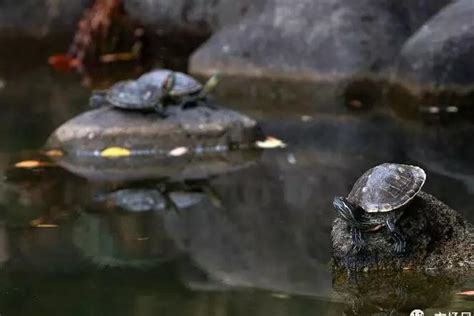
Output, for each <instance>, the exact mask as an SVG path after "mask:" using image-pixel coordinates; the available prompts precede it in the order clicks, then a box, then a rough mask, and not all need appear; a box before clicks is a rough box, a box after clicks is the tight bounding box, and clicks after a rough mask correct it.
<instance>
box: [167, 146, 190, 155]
mask: <svg viewBox="0 0 474 316" xmlns="http://www.w3.org/2000/svg"><path fill="white" fill-rule="evenodd" d="M187 152H188V149H187V148H186V147H176V148H175V149H173V150H171V151H170V152H169V153H168V156H173V157H179V156H182V155H184V154H186V153H187Z"/></svg>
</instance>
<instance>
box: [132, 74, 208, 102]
mask: <svg viewBox="0 0 474 316" xmlns="http://www.w3.org/2000/svg"><path fill="white" fill-rule="evenodd" d="M171 73H173V71H171V70H167V69H160V70H155V71H151V72H148V73H146V74H144V75H142V76H141V77H140V78H138V79H137V81H138V82H139V83H144V84H147V85H153V86H155V87H158V88H161V87H162V86H163V83H164V81H165V80H166V78H167V77H168V76H169V75H170V74H171ZM174 75H175V83H174V86H173V88H172V89H171V91H170V92H169V94H170V95H171V96H184V95H188V94H193V93H197V92H199V91H201V89H202V84H201V83H199V82H198V81H197V80H196V79H194V78H193V77H191V76H188V75H187V74H184V73H182V72H178V71H175V72H174Z"/></svg>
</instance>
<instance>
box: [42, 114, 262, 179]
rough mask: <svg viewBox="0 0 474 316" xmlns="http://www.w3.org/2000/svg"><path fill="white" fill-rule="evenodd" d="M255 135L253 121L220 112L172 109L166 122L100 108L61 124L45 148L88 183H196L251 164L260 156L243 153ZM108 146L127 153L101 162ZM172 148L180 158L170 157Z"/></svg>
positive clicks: (257, 129) (143, 115)
mask: <svg viewBox="0 0 474 316" xmlns="http://www.w3.org/2000/svg"><path fill="white" fill-rule="evenodd" d="M259 135H260V131H259V128H258V125H257V123H256V122H255V121H254V120H252V119H250V118H248V117H247V116H244V115H241V114H239V113H236V112H234V111H230V110H226V109H222V108H218V109H210V108H207V107H197V108H192V109H185V110H181V109H178V108H177V107H176V108H173V109H170V113H169V116H168V117H167V118H165V119H163V118H161V117H160V116H159V115H157V114H156V113H141V112H132V111H122V110H116V109H111V108H101V109H96V110H92V111H89V112H85V113H83V114H81V115H79V116H77V117H75V118H73V119H71V120H70V121H68V122H66V123H64V124H63V125H62V126H60V127H59V128H58V129H57V130H56V131H54V132H53V134H52V135H51V136H50V137H49V139H48V141H47V142H46V144H45V146H44V148H45V150H46V151H47V150H48V149H54V148H56V149H61V150H62V151H63V152H65V153H66V154H64V155H62V156H60V157H54V158H55V159H54V160H55V162H56V163H58V164H59V165H60V166H62V167H64V168H65V169H67V170H69V171H71V172H73V173H75V174H78V175H80V176H82V177H85V178H88V179H93V180H114V181H118V180H133V179H156V178H162V177H169V178H172V179H196V178H206V177H209V176H211V175H215V174H221V173H225V172H229V171H231V170H237V169H240V168H243V167H245V166H248V165H249V164H253V162H254V161H255V160H256V159H257V157H258V156H259V155H260V151H259V150H250V149H249V150H244V148H246V147H250V146H251V145H252V144H253V143H254V141H255V140H256V139H257V138H258V137H259ZM110 147H123V148H127V149H129V151H130V154H129V155H128V156H125V157H120V158H119V159H107V158H104V157H101V155H100V152H101V151H102V150H103V149H106V148H110ZM237 147H238V148H240V150H233V149H235V148H237ZM176 148H178V149H179V150H181V151H182V153H183V154H182V155H179V156H173V155H170V154H169V153H170V152H171V151H172V150H173V149H176ZM185 148H186V149H185Z"/></svg>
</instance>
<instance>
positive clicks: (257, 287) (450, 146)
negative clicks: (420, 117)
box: [0, 66, 474, 316]
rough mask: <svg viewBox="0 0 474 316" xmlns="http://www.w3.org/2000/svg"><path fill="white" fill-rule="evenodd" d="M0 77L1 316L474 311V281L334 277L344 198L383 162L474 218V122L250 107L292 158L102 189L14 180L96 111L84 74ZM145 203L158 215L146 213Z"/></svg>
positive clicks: (100, 184)
mask: <svg viewBox="0 0 474 316" xmlns="http://www.w3.org/2000/svg"><path fill="white" fill-rule="evenodd" d="M2 79H3V80H4V82H5V84H4V87H3V88H1V89H0V113H1V115H0V174H1V175H2V176H3V177H4V178H5V179H4V180H3V181H2V182H0V215H1V217H0V314H1V315H2V316H5V315H114V316H117V315H200V316H201V315H202V316H208V315H209V316H211V315H215V316H225V315H229V316H230V315H232V316H240V315H242V316H243V315H276V316H278V315H282V316H283V315H343V314H346V315H352V314H354V313H357V314H361V315H366V314H368V315H389V314H390V313H392V314H391V315H397V314H400V315H408V314H409V312H410V311H411V310H412V309H414V308H421V309H425V312H427V315H433V314H434V312H437V311H443V312H448V311H457V312H461V311H471V312H474V301H473V300H472V299H468V298H467V296H462V295H459V294H456V293H458V292H461V291H462V290H467V289H471V290H472V289H473V287H474V280H472V279H465V278H464V279H458V278H456V277H454V276H429V275H425V274H423V275H419V274H418V275H415V274H410V273H408V272H407V273H405V274H404V275H398V276H396V277H394V278H392V276H387V280H395V281H390V282H388V283H389V284H380V287H378V288H377V287H376V288H370V286H367V287H361V288H357V287H356V288H348V287H344V286H342V287H340V286H337V285H336V284H334V285H333V277H332V275H331V270H330V268H329V260H330V229H331V223H332V220H333V219H334V216H335V214H334V211H333V210H332V206H331V202H332V198H333V196H334V195H336V194H347V193H348V191H349V190H350V189H351V186H352V184H353V183H354V181H355V179H357V177H358V176H359V175H360V174H361V173H362V172H364V171H365V170H366V169H368V168H370V167H372V166H374V165H376V164H378V163H382V162H388V161H393V162H403V163H414V164H417V165H420V166H422V167H423V168H425V170H426V171H427V174H428V180H427V183H426V185H425V188H424V190H425V191H427V192H429V193H431V194H434V195H435V196H437V197H438V198H439V199H441V200H442V201H444V202H446V203H447V204H448V205H450V206H452V207H453V208H455V209H457V210H458V211H459V212H460V213H461V214H462V215H463V216H465V217H466V218H467V219H468V221H470V222H471V223H473V222H474V205H473V203H472V202H473V201H474V164H473V161H474V149H473V148H474V147H473V146H470V144H471V142H472V136H473V135H474V134H473V130H474V129H473V126H472V125H470V124H467V123H463V124H452V125H449V126H447V127H442V126H433V125H430V126H425V125H422V124H413V123H405V122H401V121H397V120H396V119H394V118H392V117H388V116H384V115H371V116H369V115H351V114H350V113H346V114H340V115H329V114H325V115H318V114H317V113H314V112H298V111H297V110H295V112H294V113H292V115H288V116H287V117H286V118H282V117H281V116H280V117H278V115H272V113H268V115H267V114H265V112H262V111H259V110H258V109H257V108H255V111H253V110H252V108H251V107H250V106H249V107H247V108H245V109H244V110H245V111H246V113H248V114H250V115H255V116H257V117H258V118H259V119H260V120H261V122H262V125H263V127H264V129H265V131H266V132H267V133H268V134H271V135H274V136H277V137H278V138H280V139H283V140H284V141H285V142H286V143H287V144H288V147H287V148H285V149H275V150H267V151H259V152H248V153H246V154H245V155H242V156H239V157H238V158H236V159H235V160H234V161H233V162H232V164H233V168H231V169H232V170H229V171H227V172H224V171H223V172H222V173H221V174H214V175H212V176H210V177H209V178H207V179H201V180H200V181H195V180H193V181H185V180H183V179H182V178H180V177H178V176H177V177H176V178H173V177H171V179H168V180H166V181H164V180H163V179H156V178H153V177H150V178H147V179H134V180H133V181H127V180H126V179H123V180H122V181H120V182H118V181H116V182H113V183H112V182H108V181H100V176H99V177H98V178H99V179H95V180H94V181H90V180H88V179H86V178H84V177H81V176H80V175H78V174H74V173H73V172H70V171H67V170H64V169H62V168H60V167H57V166H46V167H43V168H38V169H34V170H19V169H15V168H13V165H14V163H16V162H18V161H21V160H27V159H35V158H38V154H37V151H38V149H40V147H41V146H42V145H43V143H44V142H45V140H46V139H47V137H48V135H49V134H50V133H51V132H52V131H53V130H54V129H55V128H56V127H57V126H59V125H60V124H61V123H62V122H64V121H65V120H67V119H69V118H71V117H72V116H74V115H75V114H77V113H79V112H81V111H83V110H84V107H85V105H86V102H87V98H88V95H89V93H90V90H89V89H87V88H85V87H82V86H81V85H80V78H78V77H77V76H76V75H74V74H56V73H52V72H51V71H50V70H49V69H48V68H47V67H44V66H35V67H33V66H31V67H29V68H28V69H21V70H18V71H16V72H13V71H11V72H9V73H8V75H7V76H6V77H5V78H2ZM229 104H232V100H229ZM265 108H271V106H266V107H265ZM275 111H276V112H278V111H277V110H275ZM273 114H274V113H273ZM304 115H310V116H311V118H309V117H306V116H304ZM222 159H226V158H225V157H224V156H223V157H222ZM144 167H146V166H144ZM133 173H134V171H133V170H132V171H131V172H130V174H131V175H133ZM114 192H115V194H112V193H114ZM117 192H120V193H117ZM173 194H174V195H173ZM164 196H171V198H172V201H171V202H172V203H171V202H170V200H169V199H168V198H164ZM143 201H148V202H143ZM147 203H148V204H147ZM150 205H151V206H150ZM147 207H149V208H150V207H151V208H153V207H154V208H155V210H151V211H142V212H139V211H138V210H139V209H143V208H147ZM390 278H392V279H390ZM369 283H370V282H368V283H367V284H369Z"/></svg>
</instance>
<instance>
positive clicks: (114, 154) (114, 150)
mask: <svg viewBox="0 0 474 316" xmlns="http://www.w3.org/2000/svg"><path fill="white" fill-rule="evenodd" d="M130 153H131V152H130V150H129V149H127V148H123V147H109V148H106V149H104V150H102V151H101V152H100V156H101V157H105V158H118V157H128V156H130Z"/></svg>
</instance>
